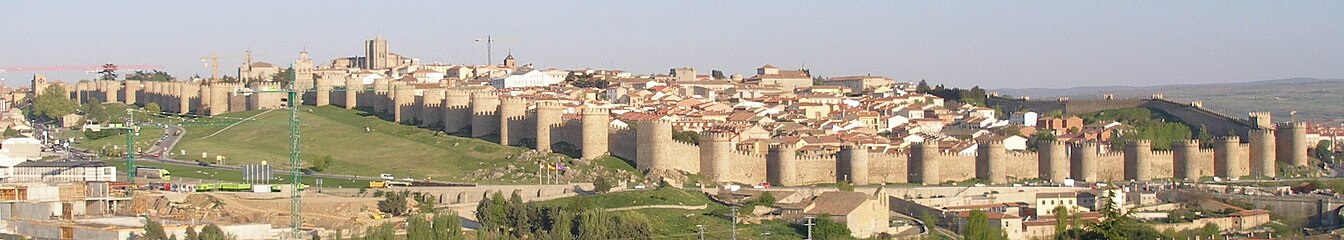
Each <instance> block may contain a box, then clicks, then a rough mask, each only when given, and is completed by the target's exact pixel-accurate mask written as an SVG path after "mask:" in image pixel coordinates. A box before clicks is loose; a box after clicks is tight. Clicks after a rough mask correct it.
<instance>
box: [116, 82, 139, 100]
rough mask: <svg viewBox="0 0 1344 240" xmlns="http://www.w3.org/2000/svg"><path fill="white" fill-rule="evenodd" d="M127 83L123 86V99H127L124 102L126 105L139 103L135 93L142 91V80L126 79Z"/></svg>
mask: <svg viewBox="0 0 1344 240" xmlns="http://www.w3.org/2000/svg"><path fill="white" fill-rule="evenodd" d="M125 84H126V86H123V87H121V91H122V92H121V95H122V100H125V101H123V103H126V105H134V104H137V102H135V100H137V98H136V96H135V95H136V94H138V93H140V81H135V80H126V81H125ZM141 105H143V104H141Z"/></svg>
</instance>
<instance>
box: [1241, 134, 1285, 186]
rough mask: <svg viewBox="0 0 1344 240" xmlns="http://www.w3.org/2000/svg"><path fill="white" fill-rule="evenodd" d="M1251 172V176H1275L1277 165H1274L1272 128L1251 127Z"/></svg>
mask: <svg viewBox="0 0 1344 240" xmlns="http://www.w3.org/2000/svg"><path fill="white" fill-rule="evenodd" d="M1247 135H1249V136H1248V137H1249V140H1250V143H1251V144H1250V145H1251V154H1250V157H1251V172H1250V175H1253V176H1264V177H1274V176H1277V175H1278V173H1277V171H1278V167H1277V166H1275V165H1274V130H1273V129H1263V128H1262V129H1251V131H1250V133H1249V134H1247Z"/></svg>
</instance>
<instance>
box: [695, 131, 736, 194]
mask: <svg viewBox="0 0 1344 240" xmlns="http://www.w3.org/2000/svg"><path fill="white" fill-rule="evenodd" d="M732 151H733V143H732V136H730V133H722V132H711V131H704V132H700V174H703V175H705V177H706V178H709V179H710V180H712V181H714V182H727V181H729V180H730V179H728V176H729V173H730V172H731V171H732V169H730V165H728V163H729V162H730V161H732V160H733V159H729V156H731V155H729V153H731V152H732Z"/></svg>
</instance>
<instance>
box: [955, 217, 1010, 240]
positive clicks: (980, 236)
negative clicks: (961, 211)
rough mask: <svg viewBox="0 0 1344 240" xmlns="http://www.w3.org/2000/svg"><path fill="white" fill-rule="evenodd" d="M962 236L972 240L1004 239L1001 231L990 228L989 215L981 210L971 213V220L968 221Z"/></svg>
mask: <svg viewBox="0 0 1344 240" xmlns="http://www.w3.org/2000/svg"><path fill="white" fill-rule="evenodd" d="M961 235H964V236H966V239H972V240H989V239H1002V237H1001V236H1002V234H1001V233H1000V229H999V228H997V227H990V224H989V215H987V214H985V212H984V211H981V210H972V211H971V214H970V218H968V219H966V228H965V229H964V230H962V233H961Z"/></svg>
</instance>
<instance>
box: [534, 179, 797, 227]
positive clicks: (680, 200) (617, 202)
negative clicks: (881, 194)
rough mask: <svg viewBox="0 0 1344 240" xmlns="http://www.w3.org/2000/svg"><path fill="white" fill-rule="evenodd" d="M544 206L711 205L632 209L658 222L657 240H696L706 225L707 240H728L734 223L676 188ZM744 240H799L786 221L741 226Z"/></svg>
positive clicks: (696, 195)
mask: <svg viewBox="0 0 1344 240" xmlns="http://www.w3.org/2000/svg"><path fill="white" fill-rule="evenodd" d="M539 204H542V205H558V206H566V205H584V206H586V208H591V207H598V208H607V209H610V208H619V207H630V206H646V205H683V206H699V205H708V208H706V209H703V210H685V209H640V210H631V211H634V212H638V213H641V214H643V215H644V216H645V217H648V218H649V219H650V221H651V222H653V223H656V224H657V227H655V228H654V231H653V234H654V236H655V238H658V239H695V238H696V230H697V228H696V225H701V226H704V229H705V238H706V239H728V238H730V237H731V236H732V232H731V229H732V222H731V221H730V220H729V218H728V217H726V216H723V215H721V214H725V213H727V212H729V210H728V209H727V208H728V207H727V206H724V205H720V204H718V203H715V202H713V201H710V200H709V198H707V197H705V196H704V195H703V194H701V193H699V192H693V191H686V190H681V189H676V188H662V189H651V190H633V191H622V192H614V193H607V194H598V195H589V196H576V197H567V198H561V199H554V200H549V201H542V202H539ZM737 227H738V237H740V238H742V239H799V238H802V237H803V236H802V235H800V234H798V233H797V232H796V231H795V230H794V229H793V228H790V227H789V224H788V223H787V222H783V221H767V222H763V223H761V224H738V225H737Z"/></svg>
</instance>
